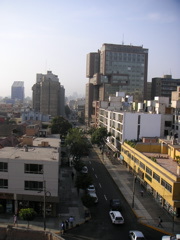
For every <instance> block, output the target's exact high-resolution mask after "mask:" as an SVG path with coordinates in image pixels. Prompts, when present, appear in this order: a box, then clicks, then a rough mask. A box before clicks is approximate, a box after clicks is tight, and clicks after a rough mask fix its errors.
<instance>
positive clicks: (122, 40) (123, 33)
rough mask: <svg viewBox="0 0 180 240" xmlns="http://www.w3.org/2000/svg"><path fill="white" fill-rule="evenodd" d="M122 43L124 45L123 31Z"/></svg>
mask: <svg viewBox="0 0 180 240" xmlns="http://www.w3.org/2000/svg"><path fill="white" fill-rule="evenodd" d="M122 45H124V33H123V38H122Z"/></svg>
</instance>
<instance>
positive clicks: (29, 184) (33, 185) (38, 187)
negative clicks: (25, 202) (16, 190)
mask: <svg viewBox="0 0 180 240" xmlns="http://www.w3.org/2000/svg"><path fill="white" fill-rule="evenodd" d="M24 190H31V191H42V190H43V182H37V181H25V182H24Z"/></svg>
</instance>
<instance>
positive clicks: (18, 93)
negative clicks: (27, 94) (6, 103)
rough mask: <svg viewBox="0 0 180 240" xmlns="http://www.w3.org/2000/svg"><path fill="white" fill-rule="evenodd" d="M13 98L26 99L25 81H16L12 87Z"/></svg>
mask: <svg viewBox="0 0 180 240" xmlns="http://www.w3.org/2000/svg"><path fill="white" fill-rule="evenodd" d="M11 99H13V100H20V101H22V102H23V101H24V82H22V81H15V82H14V83H13V85H12V87H11Z"/></svg>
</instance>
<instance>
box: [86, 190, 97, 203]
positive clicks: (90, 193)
mask: <svg viewBox="0 0 180 240" xmlns="http://www.w3.org/2000/svg"><path fill="white" fill-rule="evenodd" d="M88 194H89V196H90V197H92V198H94V203H98V201H99V200H98V197H97V195H96V193H95V192H88Z"/></svg>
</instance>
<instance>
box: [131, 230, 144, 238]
mask: <svg viewBox="0 0 180 240" xmlns="http://www.w3.org/2000/svg"><path fill="white" fill-rule="evenodd" d="M129 237H130V239H131V240H145V237H144V234H143V233H142V232H140V231H137V230H131V231H129Z"/></svg>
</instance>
